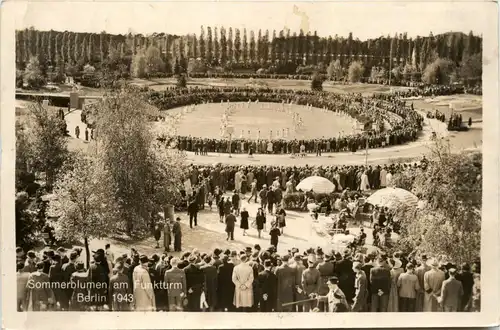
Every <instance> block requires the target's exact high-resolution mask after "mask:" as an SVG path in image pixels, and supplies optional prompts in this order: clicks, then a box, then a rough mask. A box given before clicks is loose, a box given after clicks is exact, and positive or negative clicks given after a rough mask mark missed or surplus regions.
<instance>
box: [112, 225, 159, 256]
mask: <svg viewBox="0 0 500 330" xmlns="http://www.w3.org/2000/svg"><path fill="white" fill-rule="evenodd" d="M154 237H155V241H156V248H159V247H160V238H161V229H160V226H159V225H158V224H156V225H155V229H154ZM113 261H114V260H113Z"/></svg>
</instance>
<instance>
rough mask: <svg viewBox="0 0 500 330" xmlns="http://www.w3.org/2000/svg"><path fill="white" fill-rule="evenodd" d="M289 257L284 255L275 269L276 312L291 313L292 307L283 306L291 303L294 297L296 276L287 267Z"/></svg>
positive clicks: (293, 271) (291, 269) (292, 270)
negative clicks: (276, 283)
mask: <svg viewBox="0 0 500 330" xmlns="http://www.w3.org/2000/svg"><path fill="white" fill-rule="evenodd" d="M289 258H290V256H289V255H288V254H285V255H284V256H283V257H282V259H281V261H282V264H281V265H280V266H278V267H276V278H277V279H278V281H277V282H278V285H277V306H276V309H277V311H278V312H292V311H293V309H294V307H293V306H283V304H285V303H289V302H293V301H294V297H295V290H296V289H295V286H296V285H297V283H296V276H295V269H294V268H292V267H290V266H289V265H288V260H289Z"/></svg>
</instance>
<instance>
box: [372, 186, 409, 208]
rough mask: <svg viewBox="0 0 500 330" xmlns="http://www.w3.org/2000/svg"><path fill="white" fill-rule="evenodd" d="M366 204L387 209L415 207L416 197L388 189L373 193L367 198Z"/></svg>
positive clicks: (407, 192)
mask: <svg viewBox="0 0 500 330" xmlns="http://www.w3.org/2000/svg"><path fill="white" fill-rule="evenodd" d="M366 203H369V204H372V205H376V206H382V207H388V208H394V207H397V206H399V205H407V206H411V207H417V205H418V197H417V196H415V195H414V194H412V193H411V192H409V191H408V190H404V189H401V188H391V187H389V188H384V189H380V190H378V191H377V192H375V193H374V194H373V195H371V196H370V197H368V198H367V200H366Z"/></svg>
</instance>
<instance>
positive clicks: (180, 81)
mask: <svg viewBox="0 0 500 330" xmlns="http://www.w3.org/2000/svg"><path fill="white" fill-rule="evenodd" d="M186 86H187V79H186V75H185V74H180V75H178V76H177V87H178V88H185V87H186Z"/></svg>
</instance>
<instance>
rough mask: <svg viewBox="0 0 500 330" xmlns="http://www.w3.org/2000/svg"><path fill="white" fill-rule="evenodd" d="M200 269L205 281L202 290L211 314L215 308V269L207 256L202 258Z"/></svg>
mask: <svg viewBox="0 0 500 330" xmlns="http://www.w3.org/2000/svg"><path fill="white" fill-rule="evenodd" d="M200 269H201V271H202V272H203V275H204V279H205V282H204V289H203V290H204V292H205V297H206V301H207V304H208V309H209V311H210V312H213V311H214V310H215V307H216V306H217V268H216V267H215V266H214V265H213V264H212V258H211V257H210V256H208V255H207V256H205V257H204V258H203V263H202V265H201V266H200Z"/></svg>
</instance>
